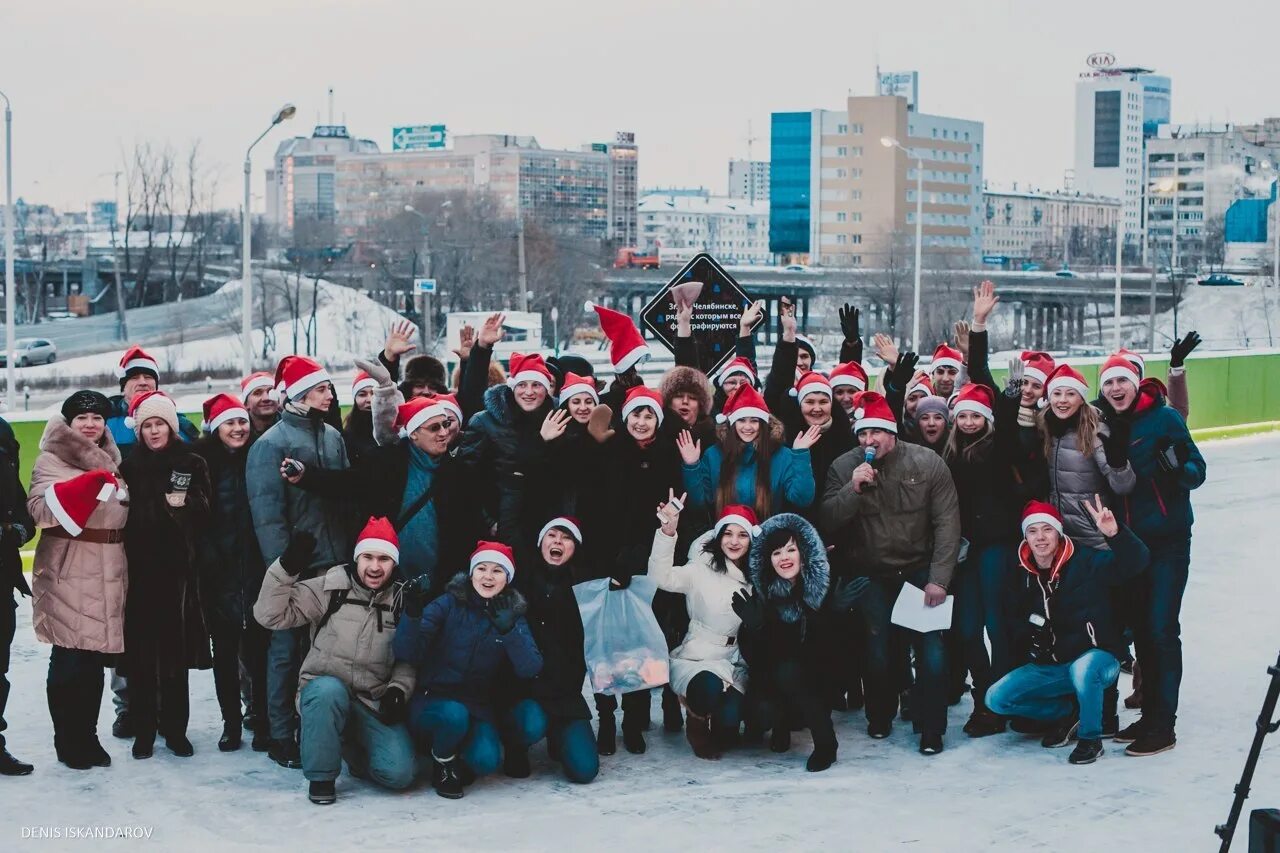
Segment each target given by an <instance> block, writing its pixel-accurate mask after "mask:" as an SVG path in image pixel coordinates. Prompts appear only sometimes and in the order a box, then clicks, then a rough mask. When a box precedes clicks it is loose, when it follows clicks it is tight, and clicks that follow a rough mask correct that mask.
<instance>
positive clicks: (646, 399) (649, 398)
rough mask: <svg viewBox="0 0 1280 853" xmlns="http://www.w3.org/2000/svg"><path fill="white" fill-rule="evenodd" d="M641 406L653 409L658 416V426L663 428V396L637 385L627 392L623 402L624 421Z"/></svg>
mask: <svg viewBox="0 0 1280 853" xmlns="http://www.w3.org/2000/svg"><path fill="white" fill-rule="evenodd" d="M641 406H647V407H648V408H650V409H653V411H654V414H656V415H657V416H658V426H662V395H661V394H659V393H658V392H657V391H655V390H653V389H652V388H649V387H647V386H645V385H637V386H636V387H634V388H632V389H631V390H630V391H628V392H627V396H626V398H625V399H624V400H623V402H622V419H623V420H626V419H627V415H629V414H631V413H632V412H634V411H635V410H636V409H638V408H640V407H641Z"/></svg>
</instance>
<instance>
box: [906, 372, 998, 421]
mask: <svg viewBox="0 0 1280 853" xmlns="http://www.w3.org/2000/svg"><path fill="white" fill-rule="evenodd" d="M993 406H995V399H994V396H993V395H992V393H991V389H990V388H988V387H987V386H986V385H978V384H976V383H974V382H970V383H968V384H967V385H965V386H964V387H963V388H961V389H960V390H959V391H958V392H957V393H956V395H955V398H954V402H953V403H952V406H951V411H952V413H953V414H956V415H958V414H960V413H961V412H977V413H978V414H980V415H982V416H983V417H984V418H986V419H987V423H993V422H994V421H995V419H996V415H995V412H994V411H993V409H992V407H993ZM919 411H920V408H919V403H917V404H916V412H917V414H918V413H919Z"/></svg>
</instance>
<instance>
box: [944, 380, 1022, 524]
mask: <svg viewBox="0 0 1280 853" xmlns="http://www.w3.org/2000/svg"><path fill="white" fill-rule="evenodd" d="M1010 402H1012V403H1013V404H1014V405H1016V404H1017V398H1012V399H1010V398H1009V397H1007V396H1006V395H1004V394H1001V395H999V396H998V397H997V398H996V401H995V403H996V417H995V425H994V432H993V433H992V434H991V436H990V438H988V439H987V440H985V441H983V442H982V445H981V446H980V447H978V448H976V449H975V450H974V451H973V453H972V454H968V453H966V452H965V450H966V448H967V446H968V444H969V442H968V440H967V438H966V437H965V436H964V435H963V434H961V435H959V436H957V438H958V440H959V452H958V453H956V454H955V456H953V457H952V458H951V459H948V460H947V467H948V468H949V469H951V479H952V480H953V481H954V482H955V484H956V499H957V501H958V502H959V506H960V535H961V536H963V537H964V538H965V539H967V540H969V544H970V545H971V546H973V547H982V546H984V545H994V544H999V543H1013V542H1016V541H1017V540H1018V520H1019V518H1020V516H1021V511H1022V508H1023V507H1024V506H1026V503H1027V501H1026V500H1025V499H1021V497H1022V496H1021V493H1020V492H1019V490H1018V488H1017V482H1016V480H1015V477H1014V454H1015V450H1014V448H1015V447H1016V442H1017V434H1016V432H1015V430H1016V429H1017V426H1018V424H1017V421H1016V417H1017V413H1016V410H1015V411H1014V412H1012V413H1011V412H1010V411H1009V408H1008V406H1009V403H1010ZM1011 418H1013V420H1011Z"/></svg>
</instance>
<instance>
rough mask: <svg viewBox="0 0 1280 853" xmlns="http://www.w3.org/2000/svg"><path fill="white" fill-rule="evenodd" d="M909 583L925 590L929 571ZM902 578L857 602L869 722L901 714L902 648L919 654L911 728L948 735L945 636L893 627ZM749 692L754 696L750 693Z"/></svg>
mask: <svg viewBox="0 0 1280 853" xmlns="http://www.w3.org/2000/svg"><path fill="white" fill-rule="evenodd" d="M906 580H908V581H910V582H911V583H913V584H915V585H916V586H918V587H920V588H921V589H924V586H925V584H926V583H928V571H927V570H925V571H919V572H914V573H912V574H909V575H907V577H906ZM902 583H903V578H902V576H900V575H895V576H890V577H884V578H874V579H872V581H871V585H870V586H868V587H867V591H866V592H865V593H863V596H862V598H861V599H859V600H858V604H857V612H858V613H860V614H861V616H862V621H863V629H864V632H865V633H864V638H865V640H866V655H867V657H866V668H865V669H864V671H863V675H862V679H863V684H864V685H865V688H866V709H867V720H868V721H869V722H871V723H888V722H890V721H892V720H893V718H894V715H895V714H897V712H898V690H899V683H900V681H901V678H902V673H901V670H902V667H901V665H900V664H898V663H897V662H898V660H900V656H895V655H894V653H893V650H894V649H895V648H898V649H899V650H900V648H901V647H900V646H897V645H896V643H895V642H894V640H895V639H896V640H897V642H898V643H910V644H911V645H912V646H913V647H914V649H915V662H916V673H915V676H916V677H915V684H914V685H913V686H912V688H911V724H912V727H913V728H914V729H915V731H916V732H920V733H925V732H928V733H932V734H939V735H941V734H945V733H946V731H947V659H946V652H945V650H944V648H943V642H942V633H943V632H942V631H930V632H929V633H927V634H921V633H920V632H918V631H909V630H907V629H905V628H899V627H898V626H897V625H893V624H891V623H890V622H889V616H890V615H891V614H892V612H893V603H894V601H896V600H897V598H898V593H900V592H901V591H902ZM748 692H750V691H749V690H748Z"/></svg>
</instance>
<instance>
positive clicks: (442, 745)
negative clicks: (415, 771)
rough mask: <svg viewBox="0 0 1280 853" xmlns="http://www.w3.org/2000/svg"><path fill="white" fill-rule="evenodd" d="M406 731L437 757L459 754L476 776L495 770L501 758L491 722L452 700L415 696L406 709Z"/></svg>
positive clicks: (449, 756)
mask: <svg viewBox="0 0 1280 853" xmlns="http://www.w3.org/2000/svg"><path fill="white" fill-rule="evenodd" d="M409 732H410V733H411V734H412V735H413V736H414V737H416V738H417V739H418V740H419V741H420V742H421V743H422V744H423V745H424V746H427V747H428V748H429V749H430V750H431V754H432V755H433V756H435V757H437V758H453V757H454V756H455V755H458V754H459V753H461V755H462V760H463V761H465V762H466V764H467V766H468V767H470V768H471V770H472V771H473V772H474V773H475V774H476V775H477V776H484V775H486V774H488V773H492V772H493V771H495V770H497V769H498V763H499V761H501V759H502V748H501V746H500V744H499V741H498V730H497V729H496V728H494V726H493V723H490V722H487V721H485V720H481V719H479V718H476V717H473V716H472V715H471V712H470V711H469V710H467V706H466V705H464V704H462V703H461V702H455V701H454V700H452V699H435V698H432V697H430V696H418V697H415V699H414V701H413V703H412V704H411V706H410V710H409Z"/></svg>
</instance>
